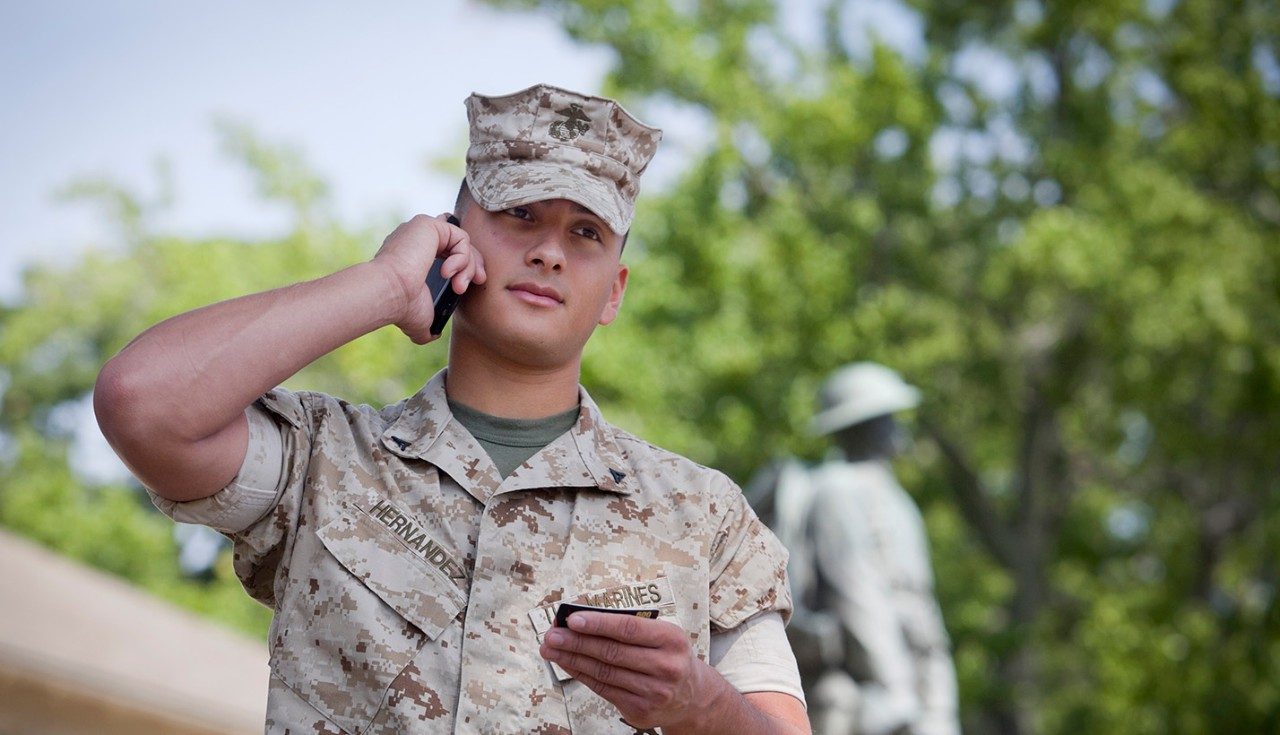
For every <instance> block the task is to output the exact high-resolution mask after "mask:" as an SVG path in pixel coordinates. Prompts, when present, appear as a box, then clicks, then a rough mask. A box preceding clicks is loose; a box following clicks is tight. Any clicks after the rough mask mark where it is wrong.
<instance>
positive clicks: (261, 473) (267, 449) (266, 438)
mask: <svg viewBox="0 0 1280 735" xmlns="http://www.w3.org/2000/svg"><path fill="white" fill-rule="evenodd" d="M245 417H246V418H247V419H248V420H249V446H248V449H247V450H246V451H245V455H244V463H243V464H241V465H240V471H239V472H238V473H237V474H236V476H235V478H234V479H232V480H231V482H230V483H228V484H227V486H226V487H224V488H222V489H221V490H219V491H218V492H216V493H214V494H213V495H210V496H209V497H207V498H200V499H198V500H189V501H186V502H177V501H173V500H168V499H166V498H162V497H160V496H159V495H157V494H155V493H154V492H152V491H151V490H150V489H148V490H147V494H148V495H150V496H151V502H152V504H154V505H155V506H156V508H158V509H159V510H160V512H161V513H164V514H165V515H167V516H169V517H170V518H172V519H173V520H175V521H178V522H179V523H198V524H200V525H202V526H208V527H210V528H212V529H213V530H215V531H221V532H222V533H225V534H227V535H232V534H236V533H239V532H240V531H243V530H244V529H246V528H248V527H249V526H251V525H253V523H254V522H255V521H257V520H258V519H259V518H261V517H262V516H264V515H266V513H267V511H269V510H271V508H272V506H274V505H275V504H276V494H277V492H278V490H279V487H280V471H281V467H282V466H283V465H284V458H283V456H282V454H281V446H282V444H281V438H280V429H279V427H278V426H276V423H275V421H274V420H273V419H272V418H271V416H270V415H269V414H267V412H266V411H265V410H264V409H262V408H261V407H260V406H258V404H257V403H254V404H253V405H251V406H249V408H247V409H245Z"/></svg>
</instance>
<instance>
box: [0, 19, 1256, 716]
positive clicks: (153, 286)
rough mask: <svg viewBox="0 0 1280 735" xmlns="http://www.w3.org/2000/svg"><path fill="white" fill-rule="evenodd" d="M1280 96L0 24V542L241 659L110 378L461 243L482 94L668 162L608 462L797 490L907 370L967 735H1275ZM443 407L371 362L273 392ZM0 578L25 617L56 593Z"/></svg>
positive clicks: (1236, 65)
mask: <svg viewBox="0 0 1280 735" xmlns="http://www.w3.org/2000/svg"><path fill="white" fill-rule="evenodd" d="M1278 58H1280V8H1278V7H1277V5H1276V4H1275V3H1274V2H1272V1H1271V0H1107V1H1102V0H1096V1H1093V2H1089V1H1087V0H1063V1H1061V2H1048V1H1044V2H1042V1H1040V0H1017V1H1016V2H1007V1H1005V0H993V1H991V2H983V3H953V2H941V1H935V0H846V1H844V2H841V1H839V0H833V1H832V2H819V1H817V0H813V1H809V0H805V1H803V2H788V3H781V2H778V3H772V2H765V1H764V0H759V1H751V0H741V1H737V2H733V1H727V0H726V1H714V0H707V1H705V2H704V1H700V0H662V1H658V0H646V1H644V2H640V1H639V0H634V1H633V2H616V3H602V2H591V1H589V0H584V1H582V2H499V3H494V4H481V3H474V2H463V1H461V0H450V1H447V2H443V1H442V2H435V3H429V4H413V3H407V2H401V3H386V4H382V5H379V6H378V7H377V8H376V9H374V10H369V11H366V12H363V13H357V12H355V11H353V10H351V9H350V8H349V6H346V5H343V4H338V3H331V2H310V3H301V2H281V3H272V4H261V3H254V4H250V3H247V2H229V3H219V4H217V5H216V6H215V5H210V4H204V5H196V4H177V3H162V2H144V1H143V0H136V1H133V2H122V1H107V2H93V3H89V2H79V3H70V2H43V3H16V2H5V3H3V4H0V99H2V100H3V101H2V102H0V129H3V131H4V135H3V138H2V139H0V161H2V162H3V165H2V166H0V202H2V204H0V208H2V211H3V218H0V243H2V244H0V526H2V527H3V530H4V532H5V534H6V537H9V536H13V537H22V538H25V539H28V540H30V541H34V542H36V543H37V544H39V545H40V546H43V547H45V548H46V549H50V550H53V551H55V552H56V553H57V554H59V555H62V556H64V557H70V558H72V559H75V560H79V561H80V562H83V563H84V564H87V565H90V566H92V567H96V568H97V569H99V570H102V571H104V572H106V573H108V574H110V575H112V578H113V579H112V580H98V581H101V582H103V583H104V584H108V585H111V584H115V583H116V582H117V581H118V580H125V581H127V582H128V584H129V585H131V586H132V588H136V589H139V590H143V591H145V593H146V594H147V595H148V596H149V597H148V598H147V600H148V601H149V600H151V599H152V598H160V599H162V600H165V601H168V603H172V604H174V605H176V606H179V607H181V608H184V609H186V610H188V611H192V612H194V613H196V614H198V615H199V616H201V617H200V618H191V619H190V622H191V624H192V625H201V626H204V625H216V626H221V628H222V629H227V630H232V631H239V633H241V634H244V636H248V637H251V638H254V639H257V640H259V641H260V640H262V639H263V638H264V636H265V632H266V626H267V624H268V622H269V613H268V611H267V610H265V609H263V608H261V607H260V606H258V605H257V604H256V603H254V602H252V601H250V600H249V599H248V597H247V596H245V595H244V594H243V593H242V592H241V591H240V589H239V585H238V583H237V581H236V580H235V577H234V575H233V574H232V573H231V569H230V559H229V555H228V551H227V547H226V546H225V544H224V543H222V542H221V541H220V539H219V538H218V537H217V536H216V534H206V533H202V532H201V531H200V530H198V529H194V528H189V527H178V528H177V529H176V532H175V527H174V525H173V524H172V523H171V522H169V521H168V520H167V519H165V518H163V517H161V516H160V515H159V514H157V513H156V512H154V511H153V510H152V509H151V507H150V504H149V503H148V502H147V500H146V497H145V495H144V493H142V491H141V489H140V488H139V487H138V486H137V485H136V483H135V482H134V481H133V480H132V479H131V478H130V477H129V476H128V473H127V472H126V471H124V470H123V468H122V467H121V466H120V465H119V464H118V462H116V461H115V460H114V457H113V455H111V453H110V450H109V449H108V448H106V446H105V443H104V442H103V440H102V439H101V437H100V436H99V435H98V433H97V429H96V427H95V426H94V424H93V422H92V412H91V410H90V408H89V391H90V390H91V388H92V385H93V381H94V378H95V376H96V374H97V371H98V369H99V368H100V367H101V365H102V364H103V362H104V361H105V360H106V359H107V358H108V357H110V356H111V355H112V354H114V353H115V352H116V351H117V350H119V349H120V348H121V347H122V346H123V345H124V344H125V343H126V342H127V341H128V340H129V339H131V338H132V337H133V336H135V335H136V334H137V333H139V332H140V331H142V330H143V329H145V328H146V327H147V326H149V325H151V324H153V323H155V322H157V321H160V320H162V319H164V318H166V317H168V316H171V315H173V314H176V313H178V312H181V311H185V310H188V309H191V308H194V307H197V306H200V305H204V304H207V303H210V302H212V301H215V300H220V299H224V298H230V297H233V296H237V295H240V294H244V293H247V292H251V291H258V290H263V289H268V288H273V287H276V286H280V285H284V284H287V283H291V282H294V281H298V280H302V279H306V278H312V277H317V276H320V275H324V274H326V273H329V272H332V271H334V270H337V269H339V268H342V267H344V266H346V265H349V264H351V263H354V262H357V261H360V260H364V259H367V258H369V257H370V256H371V255H372V254H373V252H374V251H375V250H376V248H377V246H378V245H379V244H380V243H381V241H382V239H383V238H384V237H385V236H386V235H387V234H388V233H389V232H390V231H391V229H393V228H394V226H395V225H396V224H398V223H399V222H400V221H402V220H404V219H407V218H408V217H410V216H411V215H413V214H414V213H417V212H426V213H430V214H435V213H439V212H442V211H444V210H447V209H448V208H449V207H450V206H451V205H452V201H453V196H454V193H455V192H456V189H457V182H458V180H459V178H460V176H461V173H462V156H463V153H464V151H465V143H466V119H465V114H464V110H463V106H462V100H463V99H464V98H465V96H466V95H467V94H468V93H470V92H472V91H478V92H482V93H490V94H493V93H504V92H510V91H515V90H517V89H520V88H523V87H525V86H528V85H530V84H533V83H535V82H539V81H546V82H550V83H554V84H559V85H561V86H566V87H570V88H575V89H580V90H582V91H587V92H596V93H602V94H607V95H610V96H616V97H618V98H619V99H621V100H623V101H624V103H625V104H626V105H627V106H628V108H629V109H630V110H631V111H632V112H634V113H635V114H636V115H637V116H638V117H639V118H640V119H642V120H644V121H646V122H649V123H652V124H656V125H658V126H661V127H664V128H665V129H666V130H667V141H666V143H664V146H665V147H664V148H663V149H662V150H661V151H660V152H659V154H658V157H657V158H656V159H655V161H654V164H653V168H652V172H651V174H650V175H647V176H646V189H645V195H644V196H643V197H641V202H640V211H639V214H638V216H637V221H636V226H635V229H634V231H633V232H632V235H631V239H630V245H629V247H628V249H627V256H626V259H627V260H628V261H629V264H630V266H631V269H632V274H631V287H630V289H629V292H628V295H627V303H626V306H625V308H624V311H623V316H622V318H621V319H619V321H618V322H617V323H615V324H614V325H611V326H610V327H608V328H607V329H604V330H601V331H600V332H599V333H598V334H597V335H596V337H595V338H594V339H593V341H592V342H591V344H590V345H588V356H587V359H586V366H585V369H584V374H583V382H584V384H585V385H586V386H587V388H588V389H589V390H590V391H591V392H592V395H593V397H594V398H595V399H596V400H597V401H599V402H600V403H601V404H602V406H603V408H604V409H605V412H606V414H607V415H609V416H610V417H611V419H612V420H613V421H614V422H616V423H618V424H620V425H622V426H623V427H625V428H627V429H629V430H632V431H635V432H637V433H639V434H641V435H642V436H644V437H646V438H647V439H650V440H651V441H653V442H655V443H657V444H660V445H663V446H666V447H668V448H671V449H673V450H675V451H678V452H681V453H683V454H686V455H688V456H690V457H692V458H694V459H695V460H697V461H699V462H702V463H704V464H707V465H711V466H715V467H718V468H721V469H724V470H725V471H726V472H728V473H729V474H730V475H731V476H732V477H734V478H735V479H736V480H738V481H739V482H746V480H747V479H748V478H749V477H751V476H752V475H753V474H754V473H755V472H756V471H757V470H758V469H759V468H760V467H761V466H763V465H764V464H766V463H767V462H769V461H770V460H771V459H773V458H775V457H779V456H782V455H787V454H794V455H798V456H800V457H803V458H808V459H816V458H818V457H820V456H822V454H823V453H824V451H825V450H826V448H827V447H826V445H825V444H824V443H823V442H822V441H820V440H819V439H818V438H816V437H814V436H812V435H811V434H809V433H808V432H807V430H806V427H807V423H808V421H809V418H810V417H811V415H812V413H813V397H814V395H815V393H816V391H817V388H818V386H819V384H820V382H821V380H822V378H823V377H824V376H825V375H827V374H828V373H829V372H830V371H831V370H832V369H833V368H835V367H837V366H839V365H842V364H844V363H847V362H850V361H852V360H874V361H877V362H880V363H883V364H885V365H888V366H891V367H892V368H894V369H895V370H898V371H899V372H901V373H902V375H903V376H904V378H906V379H907V380H908V381H909V382H911V383H912V384H914V385H916V386H918V387H920V389H921V390H922V391H923V401H922V404H921V406H920V408H919V410H918V411H917V412H916V414H915V419H914V421H913V425H912V427H911V428H912V431H913V434H914V435H915V437H916V441H915V443H914V444H913V445H912V447H911V448H910V450H909V451H908V452H906V453H905V454H903V455H901V456H900V457H899V458H898V460H897V463H896V465H895V468H896V470H897V472H898V477H899V479H900V481H901V483H902V485H903V486H904V487H906V488H907V489H908V490H909V491H911V493H912V494H913V495H914V496H915V498H916V500H917V502H918V503H919V504H920V506H921V509H922V512H923V513H924V517H925V521H926V526H927V530H928V536H929V540H930V543H931V544H932V550H933V562H934V568H935V573H936V576H937V584H938V597H939V601H940V604H941V607H942V611H943V615H944V618H945V622H946V626H947V629H948V631H949V632H950V634H951V637H952V641H953V645H954V656H955V664H956V670H957V675H958V679H959V684H960V696H961V716H962V721H963V724H964V727H965V731H966V732H969V733H1010V734H1018V735H1022V734H1026V735H1031V734H1032V733H1046V734H1051V733H1068V732H1090V733H1093V732H1100V733H1107V732H1124V733H1128V734H1137V733H1275V732H1280V671H1278V669H1280V606H1278V605H1277V599H1276V593H1277V584H1278V582H1280V422H1277V421H1276V419H1275V417H1276V416H1277V415H1278V414H1280V60H1278ZM443 363H444V350H443V349H442V348H440V347H439V346H428V347H426V348H419V347H416V346H414V345H413V344H411V343H410V342H408V341H407V340H406V339H404V338H403V337H401V336H400V334H399V333H398V332H396V331H395V330H394V329H385V330H382V331H380V332H377V333H374V334H371V335H368V336H366V337H365V338H362V339H361V340H358V341H356V342H354V343H352V344H349V345H347V346H345V347H343V348H341V349H340V350H338V351H336V352H334V353H332V354H331V355H329V356H327V357H325V358H323V359H321V360H319V361H317V362H316V363H314V364H313V365H312V366H310V367H308V368H307V369H306V370H304V371H303V372H302V373H300V374H299V375H297V376H296V377H295V378H294V379H293V380H291V381H290V382H289V383H288V385H289V386H291V387H293V388H307V389H315V390H321V391H326V392H330V393H336V394H338V395H342V396H344V397H347V398H349V399H352V400H355V401H362V402H368V403H372V404H375V405H382V404H385V403H389V402H394V401H396V400H399V399H400V398H402V397H404V396H405V395H408V394H410V393H412V392H414V391H416V390H417V389H418V388H419V387H420V386H421V384H422V383H423V382H424V381H425V380H426V379H427V378H428V377H429V376H430V375H431V374H432V373H433V372H434V371H435V370H436V369H437V368H439V367H440V366H441V365H443ZM6 543H8V542H7V541H6ZM22 548H24V549H26V548H27V547H26V546H23V547H22ZM23 553H26V552H23ZM33 553H34V552H33ZM14 554H17V552H12V553H11V554H8V555H7V557H6V558H8V559H10V560H12V559H16V558H17V556H15V555H14ZM23 558H25V557H23ZM41 558H43V557H41ZM35 563H36V562H32V564H35ZM40 563H42V564H43V563H45V562H40ZM49 563H50V564H54V565H55V566H56V565H57V563H60V562H52V561H50V562H49ZM22 568H23V569H28V570H29V569H30V568H31V567H30V565H25V566H23V567H22ZM51 568H52V567H51ZM3 569H4V573H3V576H0V606H2V607H5V608H6V609H8V610H10V612H11V614H12V610H13V609H16V608H17V607H21V606H20V605H17V604H16V603H15V601H16V600H19V599H27V598H34V597H38V596H39V595H40V594H41V593H40V592H39V590H38V589H37V588H38V587H39V586H40V582H39V580H40V579H41V575H27V576H21V574H20V572H19V571H18V570H17V569H16V567H15V565H13V564H10V565H8V566H6V567H4V568H3ZM48 578H49V579H52V578H53V573H52V572H50V574H49V576H48ZM84 584H86V585H88V584H90V583H89V582H85V583H84ZM94 584H97V582H94ZM69 589H71V590H73V591H74V590H75V589H76V587H75V586H72V587H70V588H69ZM84 589H86V590H88V587H85V588H84ZM113 589H115V588H113ZM104 594H105V593H104ZM121 594H125V593H124V592H121ZM73 597H75V596H74V593H73ZM97 599H100V598H98V597H97V596H96V595H88V594H87V592H86V595H85V596H80V597H75V599H74V601H73V602H71V603H69V605H71V606H74V607H77V608H78V609H79V610H80V612H82V613H84V612H85V611H86V610H87V611H88V613H89V617H90V618H98V617H100V616H97V615H94V614H92V613H93V610H94V608H93V605H94V602H95V600H97ZM101 599H105V598H101ZM104 604H105V603H104ZM121 604H122V605H123V604H126V603H123V602H122V603H121ZM127 604H133V603H127ZM137 604H139V605H146V604H150V603H149V602H145V601H139V602H138V603H137ZM157 614H159V613H157ZM175 614H176V613H175ZM184 614H185V613H184ZM32 616H33V618H34V617H40V616H39V615H36V614H35V613H33V614H32ZM101 617H106V616H101ZM120 619H121V620H122V621H124V622H122V625H125V626H128V625H130V624H132V625H133V626H134V628H133V630H132V632H131V633H130V635H135V636H136V635H137V632H138V619H137V618H133V619H132V623H130V622H129V621H130V620H131V616H130V615H129V614H127V613H126V614H122V615H121V618H120ZM183 620H186V618H183ZM210 621H212V622H210ZM7 626H8V628H9V632H10V633H11V634H13V635H10V636H9V638H14V637H17V638H21V637H23V636H22V635H19V634H17V633H15V631H18V628H17V627H16V623H12V621H11V623H9V624H7ZM0 627H5V626H0ZM201 629H202V630H203V628H201ZM184 630H185V629H184ZM192 630H194V628H193V629H192ZM50 635H53V634H52V633H51V634H50ZM103 635H106V634H105V633H104V634H103ZM175 635H176V636H179V637H178V638H175V641H181V640H182V638H181V635H184V634H183V633H181V631H177V632H175ZM186 635H190V634H186ZM210 635H214V634H210ZM32 636H37V638H35V639H33V638H32ZM25 637H26V638H27V643H28V645H29V646H30V647H32V648H39V647H40V645H39V644H40V641H39V640H38V634H36V633H30V634H27V635H26V636H25ZM21 643H22V642H21V641H18V642H14V641H12V640H7V641H6V642H4V643H0V666H3V665H6V663H5V662H12V661H14V660H17V659H18V658H21V657H20V656H18V654H16V653H14V652H15V651H17V650H18V649H17V648H15V647H16V646H19V645H20V644H21ZM6 646H8V647H7V648H6ZM23 650H26V649H23ZM247 650H256V649H253V647H252V646H250V649H247ZM83 653H84V656H85V660H86V661H88V660H89V659H90V658H91V657H92V656H93V653H92V652H91V651H89V650H87V649H86V650H84V652H83ZM28 654H29V655H35V654H31V653H30V651H28V652H27V654H23V655H28ZM69 655H70V654H69ZM246 656H248V658H249V659H252V655H250V654H246ZM15 657H17V658H15ZM24 660H25V659H24ZM183 673H184V671H183V667H182V666H180V665H178V666H175V668H174V669H173V670H172V671H171V672H170V673H169V676H173V677H177V676H180V675H182V674H183ZM6 676H17V675H16V674H11V673H8V672H6V671H0V685H4V683H5V682H6V681H9V679H6V678H5V677H6ZM10 691H13V690H10ZM0 708H3V706H2V705H0ZM14 721H16V720H13V719H12V718H11V719H9V720H4V719H0V727H8V728H10V730H12V731H13V732H28V731H30V732H37V731H42V730H33V729H18V726H17V725H13V724H12V722H14ZM259 722H260V720H259ZM6 723H9V724H6ZM228 727H230V726H228ZM0 731H3V730H0ZM250 731H252V728H250ZM6 732H7V731H6Z"/></svg>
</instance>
